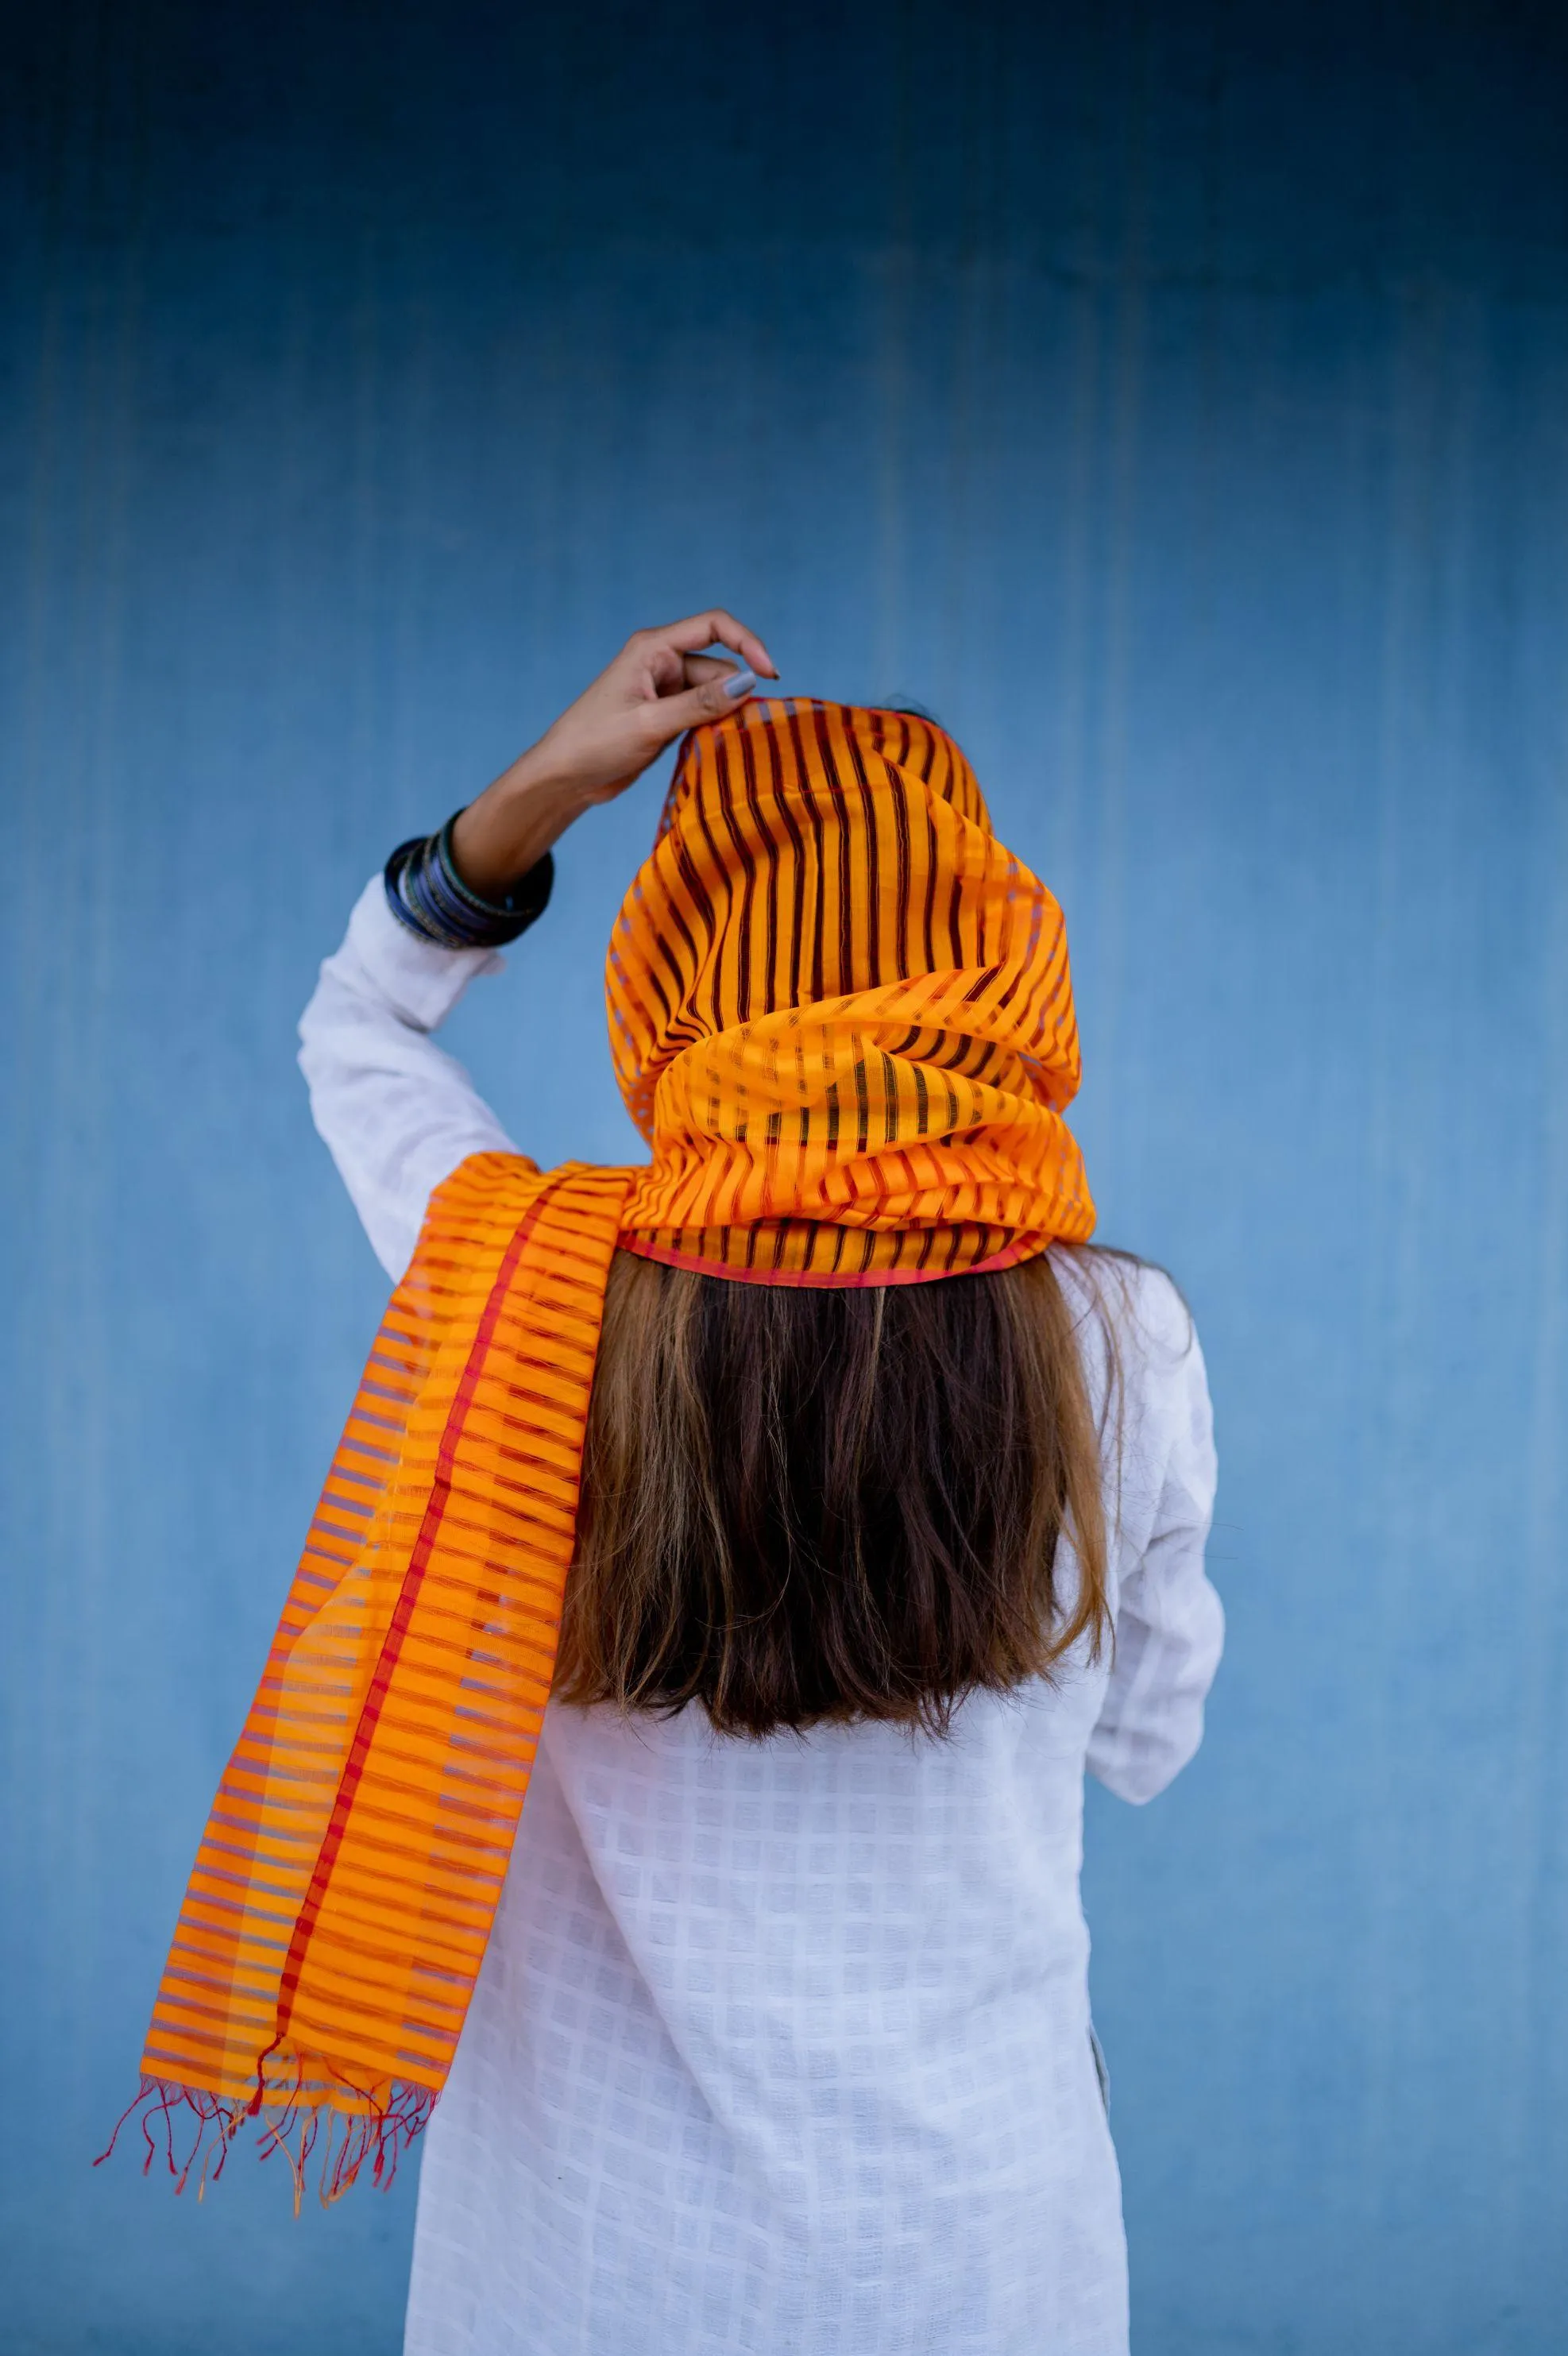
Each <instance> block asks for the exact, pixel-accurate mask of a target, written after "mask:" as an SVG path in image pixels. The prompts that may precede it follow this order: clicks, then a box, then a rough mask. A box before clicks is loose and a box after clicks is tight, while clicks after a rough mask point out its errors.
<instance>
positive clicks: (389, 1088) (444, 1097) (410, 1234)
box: [299, 875, 517, 1281]
mask: <svg viewBox="0 0 1568 2356" xmlns="http://www.w3.org/2000/svg"><path fill="white" fill-rule="evenodd" d="M503 962H504V960H503V959H502V958H500V957H499V956H498V955H497V953H496V952H495V951H494V950H491V949H444V948H439V947H438V946H437V945H436V944H435V942H434V941H423V940H421V939H420V938H419V937H418V936H417V935H416V934H414V933H412V932H410V931H409V929H408V927H407V926H406V925H403V924H400V923H399V922H398V919H397V918H396V917H395V916H393V915H392V910H391V909H390V908H389V907H388V905H387V900H386V891H385V887H384V885H383V883H382V882H381V877H380V876H379V875H377V876H375V877H374V878H373V879H372V881H371V883H367V884H366V886H365V888H364V891H363V892H362V893H361V894H360V897H359V900H358V901H357V902H356V904H355V906H354V913H353V915H352V916H350V917H349V930H348V933H347V934H346V936H345V937H344V940H343V945H342V947H341V948H339V949H338V950H337V951H336V953H335V954H334V955H333V956H331V957H329V958H328V959H327V961H326V963H325V964H324V965H323V967H322V969H321V979H320V980H319V981H318V982H317V986H316V994H315V996H314V997H313V998H312V999H311V1001H310V1003H309V1005H308V1006H307V1007H306V1010H305V1012H304V1013H303V1014H302V1015H301V1017H300V1022H299V1039H300V1047H299V1066H300V1069H301V1071H302V1072H303V1073H304V1074H305V1077H306V1085H307V1087H309V1090H310V1110H311V1115H312V1118H313V1119H314V1120H315V1122H316V1126H317V1130H319V1132H320V1134H321V1136H322V1137H323V1139H324V1140H325V1141H326V1143H327V1148H328V1151H329V1152H330V1154H331V1156H332V1159H333V1161H334V1162H336V1163H337V1165H338V1174H339V1175H340V1177H341V1178H342V1181H343V1183H344V1184H345V1186H347V1188H348V1189H349V1196H350V1199H351V1200H352V1202H353V1205H354V1208H355V1209H356V1210H357V1211H358V1212H359V1214H360V1218H361V1220H362V1221H363V1222H364V1226H365V1232H366V1234H367V1235H368V1236H369V1237H370V1239H371V1245H372V1247H373V1248H374V1250H375V1254H376V1258H378V1259H379V1260H380V1261H381V1266H382V1267H383V1268H384V1269H386V1271H387V1274H388V1275H389V1276H390V1277H392V1279H393V1280H394V1281H395V1280H396V1279H398V1278H399V1277H401V1276H402V1275H403V1270H404V1269H406V1268H407V1266H408V1263H409V1261H410V1260H411V1259H412V1258H413V1248H414V1245H415V1244H416V1243H417V1242H418V1240H419V1230H420V1228H421V1226H423V1225H424V1210H425V1205H426V1204H427V1203H428V1202H429V1200H430V1197H431V1194H432V1193H433V1192H434V1190H435V1188H436V1187H437V1186H438V1185H439V1184H440V1183H441V1181H442V1180H443V1179H444V1178H446V1177H449V1176H450V1175H451V1173H452V1172H453V1171H454V1170H456V1167H457V1164H458V1163H459V1162H464V1161H467V1157H468V1155H469V1154H470V1153H515V1152H516V1151H517V1148H516V1147H515V1146H514V1145H513V1144H512V1142H511V1140H510V1138H509V1137H508V1135H507V1133H506V1131H505V1130H503V1129H502V1127H501V1125H500V1123H499V1120H498V1119H496V1117H495V1115H494V1113H493V1112H492V1111H491V1110H490V1108H489V1105H487V1104H486V1103H485V1101H484V1099H483V1098H482V1097H480V1096H479V1095H478V1093H477V1091H476V1089H475V1087H474V1085H473V1082H472V1081H471V1080H470V1079H469V1077H468V1075H467V1072H466V1071H465V1070H464V1069H463V1067H462V1066H461V1064H458V1063H456V1062H455V1061H454V1060H453V1058H452V1057H451V1056H450V1055H446V1054H444V1053H443V1052H442V1050H441V1049H440V1048H439V1047H437V1046H436V1044H435V1041H434V1040H433V1039H431V1037H430V1036H429V1033H431V1032H432V1031H434V1030H435V1028H436V1027H437V1025H438V1024H439V1023H443V1022H445V1021H446V1017H447V1015H448V1014H450V1012H452V1009H453V1008H454V1006H456V1003H457V1001H458V1000H459V999H460V998H461V997H462V995H463V992H464V991H465V990H467V986H468V984H469V982H470V981H471V980H473V979H474V976H475V975H476V974H479V973H499V971H500V970H501V968H502V964H503Z"/></svg>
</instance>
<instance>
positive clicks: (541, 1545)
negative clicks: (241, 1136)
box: [138, 1154, 631, 2200]
mask: <svg viewBox="0 0 1568 2356" xmlns="http://www.w3.org/2000/svg"><path fill="white" fill-rule="evenodd" d="M630 1176H631V1173H629V1172H627V1171H618V1170H603V1169H593V1168H589V1167H586V1166H584V1165H581V1164H572V1163H569V1164H567V1165H565V1166H564V1168H562V1169H560V1170H558V1171H555V1172H553V1173H550V1174H549V1175H542V1174H541V1173H540V1172H539V1171H537V1170H536V1169H534V1168H533V1166H532V1164H531V1163H528V1162H523V1161H521V1159H517V1158H513V1157H510V1156H506V1155H501V1154H479V1155H476V1156H475V1157H473V1158H472V1159H471V1160H470V1161H468V1162H464V1163H463V1165H462V1167H461V1168H460V1169H458V1170H457V1171H456V1172H455V1173H454V1174H453V1175H452V1176H451V1177H450V1178H449V1179H448V1180H447V1181H446V1183H445V1184H444V1185H443V1186H442V1187H441V1188H440V1189H439V1190H438V1191H437V1193H436V1194H435V1197H434V1198H433V1200H432V1203H431V1206H430V1211H429V1215H428V1216H427V1219H426V1222H425V1226H424V1232H423V1234H422V1236H421V1238H420V1244H419V1249H418V1251H417V1253H416V1255H415V1257H414V1259H413V1265H412V1266H411V1268H410V1269H409V1271H408V1273H407V1275H406V1276H405V1277H404V1279H403V1282H402V1283H401V1284H400V1285H399V1286H398V1288H397V1290H396V1291H395V1292H394V1293H393V1295H392V1301H391V1304H390V1306H389V1308H388V1310H387V1313H386V1318H385V1320H384V1322H383V1323H382V1326H381V1333H380V1334H379V1335H378V1337H377V1340H376V1344H375V1347H374V1349H373V1350H372V1351H371V1357H370V1362H369V1364H368V1365H367V1366H366V1368H365V1374H364V1378H363V1380H362V1382H361V1384H360V1391H359V1396H358V1398H357V1399H356V1401H355V1404H354V1409H353V1413H352V1415H351V1416H350V1418H349V1424H348V1428H347V1430H345V1432H344V1435H343V1440H342V1443H341V1445H340V1447H339V1448H338V1453H337V1456H336V1458H335V1460H334V1462H333V1465H332V1470H331V1472H330V1474H329V1476H328V1482H327V1485H326V1488H325V1490H324V1492H323V1494H322V1498H321V1503H320V1505H319V1507H318V1508H317V1515H316V1518H315V1520H314V1522H313V1523H312V1526H311V1530H310V1535H309V1538H308V1540H307V1542H306V1550H305V1555H304V1558H303V1560H302V1561H301V1563H300V1566H299V1570H298V1573H297V1575H296V1577H295V1582H294V1586H293V1589H292V1590H291V1592H290V1595H289V1599H288V1602H287V1604H286V1606H285V1611H284V1614H283V1619H282V1622H281V1623H280V1626H279V1629H278V1633H277V1635H276V1637H275V1639H274V1644H273V1649H272V1654H271V1657H270V1658H269V1660H268V1662H267V1665H266V1670H265V1673H264V1675H263V1678H262V1682H261V1686H260V1687H259V1689H258V1691H257V1694H256V1698H255V1700H254V1702H253V1703H252V1708H251V1712H250V1716H249V1718H248V1719H246V1722H245V1728H244V1731H243V1732H242V1735H241V1737H240V1740H239V1742H238V1744H237V1746H236V1748H235V1751H234V1754H233V1757H232V1759H231V1761H230V1763H229V1767H228V1771H227V1772H226V1773H225V1775H224V1777H223V1780H222V1783H221V1784H220V1787H219V1793H218V1796H217V1799H216V1801H215V1802H214V1804H213V1808H212V1814H211V1816H210V1819H209V1824H208V1827H207V1831H206V1834H205V1837H204V1838H203V1840H202V1843H201V1847H200V1850H199V1854H198V1857H197V1860H196V1865H195V1868H194V1870H193V1872H192V1875H191V1879H190V1884H189V1887H188V1891H187V1894H186V1899H185V1903H184V1906H183V1908H182V1910H181V1913H180V1917H179V1924H178V1928H177V1931H176V1933H175V1939H174V1945H173V1948H172V1951H171V1953H170V1955H169V1959H168V1964H167V1966H166V1970H165V1974H164V1978H163V1982H162V1985H161V1987H160V1988H159V1990H158V1996H157V2001H156V2007H155V2009H154V2013H153V2019H152V2026H151V2029H149V2032H148V2037H147V2043H146V2050H145V2054H144V2056H143V2061H142V2068H143V2072H144V2079H145V2084H144V2093H143V2094H142V2095H141V2096H140V2097H139V2098H138V2099H139V2100H140V2101H144V2102H145V2101H147V2100H149V2099H150V2100H151V2101H152V2102H153V2104H154V2105H155V2108H156V2110H159V2111H161V2112H162V2114H163V2115H164V2117H165V2119H166V2121H167V2118H168V2115H169V2112H170V2110H171V2108H172V2106H174V2105H175V2104H178V2103H180V2102H181V2101H184V2102H186V2103H188V2104H189V2106H190V2107H191V2108H192V2109H193V2110H194V2111H195V2112H196V2113H197V2114H198V2115H199V2126H198V2131H197V2139H196V2147H195V2148H194V2149H192V2150H191V2151H190V2152H189V2154H188V2156H187V2157H186V2158H184V2159H183V2162H181V2161H180V2160H178V2159H177V2157H176V2152H175V2147H174V2143H173V2140H172V2134H171V2140H170V2142H169V2144H168V2158H169V2164H170V2167H171V2169H173V2170H174V2172H175V2173H176V2175H177V2177H178V2179H179V2181H180V2183H181V2184H182V2185H183V2183H184V2181H185V2180H186V2178H187V2177H188V2174H189V2172H190V2169H191V2167H192V2165H193V2164H194V2163H195V2161H196V2159H197V2158H198V2156H199V2151H200V2149H201V2147H202V2145H203V2142H204V2140H206V2139H207V2138H208V2135H209V2128H214V2129H216V2131H217V2133H218V2136H219V2137H220V2143H219V2145H218V2147H217V2149H216V2168H220V2167H221V2165H222V2158H223V2147H225V2146H226V2144H227V2142H228V2140H229V2139H230V2138H231V2136H233V2134H234V2133H235V2132H236V2131H237V2129H238V2127H239V2126H240V2124H241V2123H242V2119H243V2118H244V2117H245V2116H246V2115H256V2114H257V2113H259V2112H263V2110H264V2112H265V2113H266V2114H267V2116H268V2122H269V2126H270V2135H269V2138H268V2147H280V2148H283V2149H284V2150H285V2152H287V2153H288V2154H289V2157H290V2158H291V2159H292V2160H293V2161H294V2163H295V2171H296V2174H295V2190H296V2200H297V2194H298V2183H299V2173H298V2171H299V2169H300V2167H301V2165H302V2164H303V2162H304V2160H305V2159H306V2158H307V2157H308V2155H309V2152H310V2149H311V2147H312V2144H313V2143H314V2141H315V2139H316V2136H317V2133H318V2132H319V2129H320V2127H321V2125H322V2123H323V2122H324V2121H326V2122H328V2123H329V2122H330V2120H331V2119H332V2117H333V2116H334V2115H343V2116H344V2117H345V2121H346V2125H345V2132H344V2136H343V2139H342V2142H341V2144H340V2145H339V2146H338V2148H337V2150H336V2151H334V2150H333V2149H332V2147H331V2137H330V2133H329V2136H328V2149H327V2150H326V2151H325V2152H324V2154H323V2179H322V2189H323V2197H324V2198H328V2199H330V2198H332V2197H333V2196H334V2195H335V2193H336V2192H338V2191H339V2190H344V2189H346V2187H347V2185H348V2184H349V2182H351V2181H352V2179H353V2177H354V2176H355V2174H356V2173H357V2172H358V2170H359V2169H360V2166H361V2165H362V2163H363V2162H364V2160H365V2159H366V2158H367V2157H369V2158H371V2160H372V2163H373V2169H374V2173H375V2175H376V2177H377V2179H378V2180H379V2179H381V2177H382V2176H383V2174H384V2173H385V2172H386V2170H387V2169H388V2167H389V2166H390V2164H392V2162H393V2161H394V2160H395V2156H396V2150H397V2147H398V2143H399V2141H400V2140H402V2139H406V2138H407V2137H408V2136H412V2135H413V2134H414V2133H416V2132H417V2130H418V2128H419V2127H420V2126H422V2125H423V2123H424V2118H425V2116H426V2115H428V2112H429V2109H430V2106H431V2104H432V2103H433V2101H434V2099H435V2094H436V2093H437V2092H438V2091H439V2089H440V2087H441V2085H442V2084H443V2083H444V2081H445V2079H446V2072H447V2069H448V2067H449V2065H450V2063H451V2059H452V2054H453V2051H454V2050H455V2048H456V2042H457V2037H458V2033H459V2031H460V2030H461V2029H462V2026H463V2019H464V2016H465V2013H466V2012H467V2004H468V1998H469V1996H470V1995H471V1993H472V1989H473V1986H474V1981H475V1979H476V1977H477V1976H478V1968H479V1964H480V1961H481V1959H482V1957H483V1955H484V1951H485V1944H486V1941H487V1939H488V1937H489V1927H490V1921H491V1918H492V1916H493V1914H494V1912H495V1907H496V1902H497V1900H498V1899H499V1895H500V1889H501V1883H502V1880H503V1879H504V1877H505V1874H506V1869H507V1863H508V1859H509V1858H510V1852H511V1846H512V1838H513V1836H514V1834H515V1832H516V1828H517V1821H518V1816H519V1814H520V1812H521V1807H522V1802H523V1795H524V1794H525V1792H526V1791H527V1789H528V1778H529V1772H530V1769H531V1767H532V1762H533V1755H534V1751H535V1749H536V1746H537V1743H538V1740H539V1729H540V1723H541V1720H542V1716H543V1711H544V1705H545V1702H546V1700H547V1699H548V1697H549V1693H550V1682H551V1676H552V1672H553V1666H554V1659H555V1645H556V1636H557V1630H558V1625H559V1618H560V1609H561V1597H562V1591H563V1588H564V1582H565V1578H566V1571H567V1567H568V1565H569V1563H570V1561H571V1558H572V1546H573V1534H574V1529H575V1520H576V1509H577V1483H578V1474H579V1471H580V1466H581V1461H582V1448H583V1433H584V1427H585V1419H586V1416H587V1408H588V1397H589V1391H590V1388H591V1386H592V1381H593V1370H594V1358H595V1353H596V1349H597V1345H598V1337H599V1326H600V1322H601V1319H602V1316H603V1312H604V1295H605V1283H606V1279H607V1273H608V1269H609V1262H610V1256H611V1254H612V1252H613V1251H614V1249H615V1245H616V1237H617V1230H618V1225H619V1220H620V1215H621V1208H622V1205H623V1203H624V1200H625V1196H626V1193H627V1189H628V1183H629V1182H630ZM153 2149H154V2147H153V2144H152V2140H151V2137H150V2136H149V2137H148V2161H149V2163H150V2160H151V2158H152V2156H153ZM211 2156H212V2147H211V2145H210V2143H209V2158H211ZM216 2168H215V2169H213V2171H212V2172H214V2173H216ZM206 2172H207V2171H206V2170H205V2169H204V2171H203V2173H204V2175H205V2173H206Z"/></svg>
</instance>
